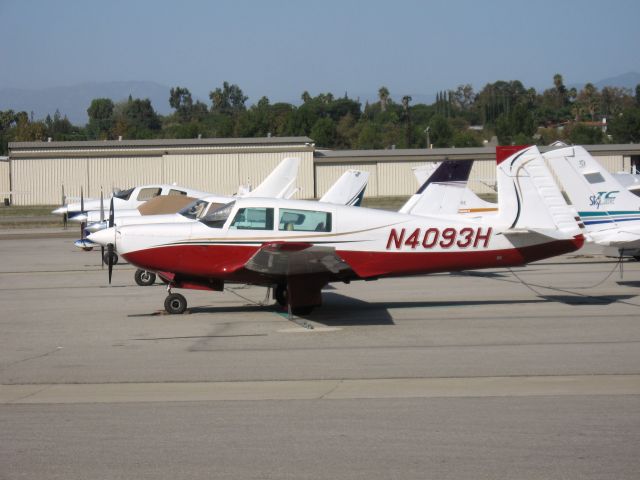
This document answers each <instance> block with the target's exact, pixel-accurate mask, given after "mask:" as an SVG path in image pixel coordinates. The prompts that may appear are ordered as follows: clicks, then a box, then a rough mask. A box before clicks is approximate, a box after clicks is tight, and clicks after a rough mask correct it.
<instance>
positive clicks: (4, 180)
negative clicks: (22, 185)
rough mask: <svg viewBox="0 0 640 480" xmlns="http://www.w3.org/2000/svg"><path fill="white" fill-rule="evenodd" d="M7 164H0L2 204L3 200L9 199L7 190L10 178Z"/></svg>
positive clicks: (9, 185) (3, 162) (9, 187)
mask: <svg viewBox="0 0 640 480" xmlns="http://www.w3.org/2000/svg"><path fill="white" fill-rule="evenodd" d="M10 172H11V170H10V169H9V162H5V161H2V162H0V192H1V195H2V196H1V197H0V201H1V202H4V199H5V198H9V190H11V178H10V176H9V175H10Z"/></svg>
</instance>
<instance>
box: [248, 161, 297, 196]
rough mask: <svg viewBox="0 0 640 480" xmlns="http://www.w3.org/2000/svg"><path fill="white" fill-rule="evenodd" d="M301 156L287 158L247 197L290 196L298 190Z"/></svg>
mask: <svg viewBox="0 0 640 480" xmlns="http://www.w3.org/2000/svg"><path fill="white" fill-rule="evenodd" d="M299 166H300V159H299V158H285V159H284V160H282V161H281V162H280V164H279V165H278V166H277V167H276V168H275V169H274V170H273V171H272V172H271V173H270V174H269V176H268V177H267V178H265V179H264V180H263V182H262V183H261V184H260V185H258V186H257V187H256V188H255V189H254V190H252V191H251V192H248V193H246V194H245V195H244V196H245V197H267V198H290V197H291V196H292V195H293V194H294V193H295V191H296V189H295V182H296V178H297V176H298V167H299Z"/></svg>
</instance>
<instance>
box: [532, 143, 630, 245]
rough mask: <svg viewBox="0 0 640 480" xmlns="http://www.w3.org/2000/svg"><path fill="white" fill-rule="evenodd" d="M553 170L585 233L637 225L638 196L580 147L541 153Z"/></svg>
mask: <svg viewBox="0 0 640 480" xmlns="http://www.w3.org/2000/svg"><path fill="white" fill-rule="evenodd" d="M544 158H546V159H547V160H548V161H549V164H550V165H551V167H552V168H553V169H554V170H555V171H556V173H557V174H558V177H559V179H560V182H561V183H562V186H563V187H564V189H565V191H566V193H567V195H568V196H569V199H570V200H571V203H573V205H574V206H575V207H576V209H577V210H578V214H579V215H580V218H581V219H582V221H583V222H584V224H585V227H586V229H587V231H588V232H590V233H595V232H604V231H605V230H612V229H616V228H618V227H620V226H622V225H624V226H625V228H629V227H631V226H633V227H634V228H635V227H637V226H640V198H638V197H637V196H635V195H634V194H633V193H631V192H629V191H628V190H627V189H626V188H625V187H624V186H623V185H622V184H620V182H619V181H618V180H616V179H615V178H614V177H613V175H612V174H610V173H609V172H608V171H607V170H606V169H605V168H603V167H602V165H600V164H599V163H598V161H597V160H595V159H594V158H593V157H592V156H591V155H590V154H589V152H587V151H586V150H585V149H584V148H583V147H579V146H578V147H567V148H561V149H558V150H552V151H550V152H547V153H545V154H544Z"/></svg>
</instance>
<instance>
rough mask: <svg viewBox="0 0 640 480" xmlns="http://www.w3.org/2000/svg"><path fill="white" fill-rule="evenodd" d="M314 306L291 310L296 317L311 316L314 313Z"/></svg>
mask: <svg viewBox="0 0 640 480" xmlns="http://www.w3.org/2000/svg"><path fill="white" fill-rule="evenodd" d="M313 308H314V307H313V306H311V305H305V306H303V307H294V308H292V309H291V313H293V314H294V315H309V314H310V313H311V312H312V311H313Z"/></svg>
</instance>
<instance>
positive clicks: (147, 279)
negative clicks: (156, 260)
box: [134, 268, 156, 287]
mask: <svg viewBox="0 0 640 480" xmlns="http://www.w3.org/2000/svg"><path fill="white" fill-rule="evenodd" d="M134 278H135V280H136V283H137V284H138V285H140V286H141V287H148V286H150V285H153V284H154V283H155V281H156V274H155V273H153V272H148V271H146V270H142V269H140V268H139V269H138V270H136V274H135V275H134Z"/></svg>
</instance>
